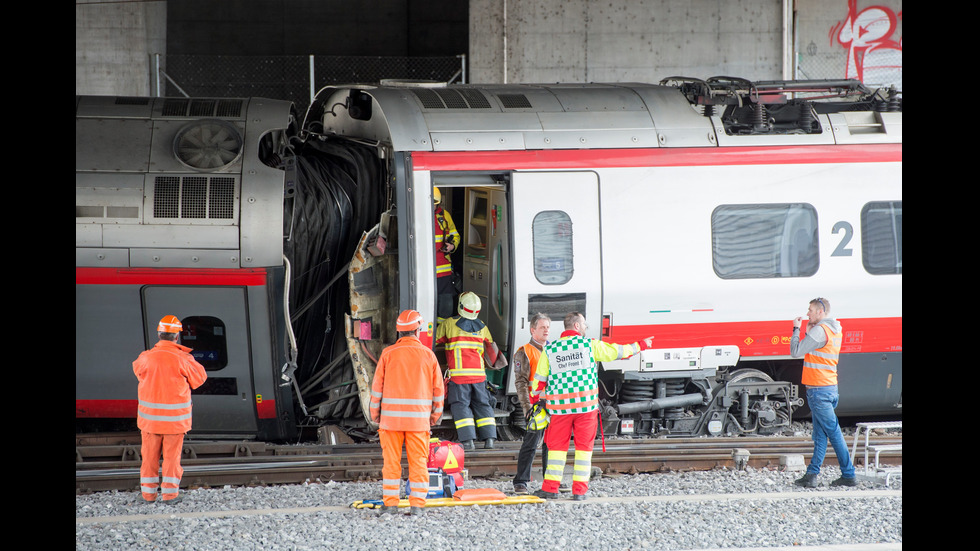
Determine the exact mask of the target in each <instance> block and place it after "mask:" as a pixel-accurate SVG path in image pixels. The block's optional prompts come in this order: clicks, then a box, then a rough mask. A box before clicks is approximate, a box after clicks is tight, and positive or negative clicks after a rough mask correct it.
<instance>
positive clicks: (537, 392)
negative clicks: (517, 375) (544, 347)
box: [524, 343, 547, 406]
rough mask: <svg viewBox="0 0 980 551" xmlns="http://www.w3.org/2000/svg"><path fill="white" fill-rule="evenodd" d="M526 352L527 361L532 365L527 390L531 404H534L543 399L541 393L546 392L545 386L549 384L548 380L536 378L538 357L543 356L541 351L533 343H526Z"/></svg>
mask: <svg viewBox="0 0 980 551" xmlns="http://www.w3.org/2000/svg"><path fill="white" fill-rule="evenodd" d="M524 354H525V355H526V356H527V361H528V363H529V364H530V365H531V369H530V370H528V377H527V382H528V385H527V391H528V394H529V395H530V397H531V405H532V406H533V405H534V404H536V403H538V400H540V399H541V394H543V393H544V387H545V386H547V382H546V381H541V380H536V379H535V378H534V375H535V373H537V371H538V359H540V358H541V351H540V350H538V348H537V347H536V346H534V345H533V344H531V343H527V344H525V345H524Z"/></svg>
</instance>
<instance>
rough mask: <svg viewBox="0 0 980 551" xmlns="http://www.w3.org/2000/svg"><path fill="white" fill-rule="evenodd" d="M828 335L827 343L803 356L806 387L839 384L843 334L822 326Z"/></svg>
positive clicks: (803, 379) (802, 379) (803, 378)
mask: <svg viewBox="0 0 980 551" xmlns="http://www.w3.org/2000/svg"><path fill="white" fill-rule="evenodd" d="M820 327H821V328H822V329H823V330H824V333H826V334H827V343H826V344H824V345H823V346H822V347H820V348H818V349H816V350H814V351H813V352H810V353H807V354H806V355H804V356H803V377H802V378H801V379H800V382H801V383H803V384H805V385H806V386H831V385H836V384H837V362H838V360H839V358H840V344H841V333H834V332H833V331H832V330H831V329H830V327H828V326H827V325H824V324H821V325H820Z"/></svg>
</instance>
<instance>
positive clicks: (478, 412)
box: [436, 291, 507, 450]
mask: <svg viewBox="0 0 980 551" xmlns="http://www.w3.org/2000/svg"><path fill="white" fill-rule="evenodd" d="M482 307H483V302H482V301H481V300H480V297H478V296H476V293H472V292H469V291H467V292H465V293H463V294H462V295H460V296H459V315H458V316H453V317H451V318H448V319H446V320H445V321H443V322H442V323H440V324H439V328H438V329H437V330H436V344H444V345H445V346H446V363H447V364H448V368H449V369H448V371H447V373H446V374H447V376H448V377H449V384H448V388H447V391H446V394H447V396H446V397H447V400H448V402H449V408H450V409H451V410H452V412H453V422H454V423H455V425H456V435H457V437H458V438H459V440H460V442H461V443H462V444H463V449H464V450H473V449H476V445H475V444H474V443H473V440H475V439H476V438H479V439H480V440H483V448H484V449H492V448H493V443H494V440H496V438H497V424H496V419H495V418H494V416H493V406H492V405H491V404H490V395H489V393H488V392H487V372H486V371H485V370H484V368H483V360H484V355H486V358H487V363H488V364H489V365H490V366H491V369H500V368H501V367H503V366H504V365H507V360H506V358H504V357H503V355H502V354H500V352H499V350H498V349H497V345H496V344H494V343H493V337H491V336H490V330H489V329H487V326H486V324H484V323H483V322H482V321H480V319H479V318H478V316H479V315H480V309H481V308H482Z"/></svg>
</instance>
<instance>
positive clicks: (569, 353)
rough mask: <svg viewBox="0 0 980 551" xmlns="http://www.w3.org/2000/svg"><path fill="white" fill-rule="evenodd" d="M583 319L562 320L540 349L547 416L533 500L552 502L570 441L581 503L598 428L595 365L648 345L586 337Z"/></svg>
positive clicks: (576, 495) (570, 316) (649, 340)
mask: <svg viewBox="0 0 980 551" xmlns="http://www.w3.org/2000/svg"><path fill="white" fill-rule="evenodd" d="M586 329H587V325H586V323H585V316H584V315H582V314H581V313H579V312H572V313H570V314H568V315H567V316H565V331H564V332H563V333H562V334H561V337H560V338H559V339H558V340H556V341H553V342H551V343H549V344H548V345H547V346H545V347H544V353H543V354H541V358H540V359H539V360H538V368H537V370H536V374H535V376H534V377H535V379H536V380H538V381H542V382H545V383H546V387H545V391H544V399H545V407H546V408H547V411H548V413H549V414H550V415H551V421H550V423H549V424H548V430H547V431H546V432H545V435H544V442H545V445H546V446H547V447H548V448H547V449H548V452H547V460H546V461H547V463H546V464H547V467H546V470H545V474H544V483H542V484H541V489H540V490H538V491H536V492H534V495H536V496H538V497H542V498H545V499H556V498H557V497H558V488H559V485H560V484H561V478H562V474H563V473H564V471H565V461H566V459H567V457H568V443H569V440H570V439H572V438H574V442H575V463H574V465H575V467H574V470H573V472H572V499H574V500H576V501H582V500H584V499H585V494H586V492H588V490H589V477H590V475H591V472H592V445H593V443H594V442H595V437H596V433H597V432H598V428H599V371H598V367H597V365H596V362H608V361H612V360H621V359H626V358H629V357H631V356H633V355H634V354H637V353H639V352H640V351H641V350H647V349H649V348H650V346H651V345H652V344H653V337H647V338H645V339H643V340H642V341H640V342H635V343H632V344H610V343H605V342H602V341H599V340H596V339H588V338H586V337H585V330H586Z"/></svg>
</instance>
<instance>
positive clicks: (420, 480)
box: [370, 310, 445, 515]
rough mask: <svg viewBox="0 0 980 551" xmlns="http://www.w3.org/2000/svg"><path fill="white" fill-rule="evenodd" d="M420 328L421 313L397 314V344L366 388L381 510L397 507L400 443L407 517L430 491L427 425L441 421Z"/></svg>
mask: <svg viewBox="0 0 980 551" xmlns="http://www.w3.org/2000/svg"><path fill="white" fill-rule="evenodd" d="M422 324H423V321H422V315H421V314H419V313H418V312H416V311H415V310H405V311H403V312H402V313H401V314H400V315H399V316H398V320H397V321H396V323H395V328H396V329H397V330H398V341H397V342H395V344H393V345H391V346H389V347H387V348H385V349H384V350H383V351H382V352H381V357H380V358H379V359H378V366H377V368H376V369H375V371H374V381H373V382H372V385H371V407H370V410H371V420H372V421H374V422H375V423H377V424H378V435H379V436H380V437H381V451H382V456H383V458H384V467H383V468H382V472H381V476H382V481H381V489H382V497H383V500H384V509H383V510H382V512H394V511H397V509H398V502H399V491H400V486H401V481H402V467H401V458H402V446H403V444H404V447H405V450H406V455H407V456H408V482H409V494H408V503H409V506H410V507H411V509H410V514H412V515H418V514H421V513H422V511H424V509H423V507H425V501H426V494H428V491H429V471H428V467H427V464H428V458H429V427H431V426H435V425H436V424H438V423H439V419H440V418H441V417H442V409H443V397H444V394H445V389H444V387H443V383H442V372H441V370H440V369H439V361H438V360H437V359H436V355H435V353H433V352H432V350H430V349H429V348H427V347H426V346H425V345H423V344H422V343H421V342H420V341H419V332H420V330H421V328H422Z"/></svg>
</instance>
